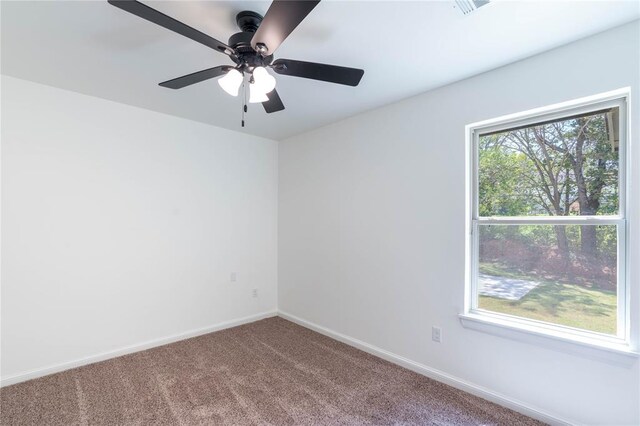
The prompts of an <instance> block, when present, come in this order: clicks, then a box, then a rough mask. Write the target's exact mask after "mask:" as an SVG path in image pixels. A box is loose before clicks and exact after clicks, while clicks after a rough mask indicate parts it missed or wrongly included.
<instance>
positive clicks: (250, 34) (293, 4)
mask: <svg viewBox="0 0 640 426" xmlns="http://www.w3.org/2000/svg"><path fill="white" fill-rule="evenodd" d="M108 2H109V3H110V4H112V5H113V6H116V7H118V8H120V9H122V10H124V11H127V12H129V13H132V14H134V15H136V16H139V17H140V18H143V19H146V20H147V21H150V22H153V23H154V24H157V25H160V26H161V27H164V28H167V29H169V30H171V31H174V32H176V33H178V34H181V35H183V36H185V37H188V38H190V39H192V40H195V41H197V42H199V43H202V44H204V45H205V46H208V47H210V48H212V49H213V50H215V51H218V52H220V53H223V54H225V55H227V56H229V58H230V59H231V60H232V61H233V62H234V63H235V64H236V65H235V66H232V65H220V66H217V67H213V68H209V69H206V70H202V71H197V72H194V73H192V74H188V75H185V76H182V77H178V78H174V79H171V80H168V81H164V82H162V83H160V86H162V87H168V88H170V89H181V88H183V87H186V86H189V85H191V84H195V83H199V82H201V81H205V80H208V79H211V78H216V77H222V78H220V79H219V80H218V83H219V84H220V86H221V87H222V88H223V89H224V90H225V91H226V92H227V93H229V94H230V95H232V96H238V92H239V89H240V87H241V86H243V83H244V81H245V75H246V76H247V78H248V81H249V102H250V103H258V102H259V103H262V105H263V106H264V109H265V111H266V112H267V113H272V112H276V111H281V110H283V109H284V104H283V103H282V100H281V99H280V96H278V92H277V91H276V89H275V85H276V80H275V78H274V77H273V76H272V75H271V74H270V73H269V72H268V71H267V68H271V69H272V70H273V71H274V72H275V73H277V74H281V75H289V76H293V77H303V78H310V79H313V80H321V81H326V82H329V83H338V84H344V85H348V86H357V85H358V83H360V79H361V78H362V75H363V74H364V71H363V70H361V69H356V68H347V67H339V66H336V65H327V64H318V63H315V62H303V61H295V60H292V59H276V60H275V61H274V60H273V54H274V52H275V51H276V49H278V47H279V46H280V44H281V43H282V42H283V41H284V40H285V39H286V38H287V37H288V36H289V34H291V32H292V31H293V30H294V29H295V28H296V27H297V26H298V25H299V24H300V22H302V20H303V19H304V18H305V17H306V16H307V15H308V14H309V13H310V12H311V11H312V10H313V9H314V8H315V7H316V6H317V5H318V3H320V0H309V1H307V0H285V1H278V0H275V1H273V3H271V6H270V7H269V10H267V13H266V15H265V16H264V17H263V16H262V15H260V14H258V13H256V12H251V11H243V12H240V13H238V15H237V16H236V23H237V24H238V27H240V29H241V30H242V31H241V32H239V33H236V34H233V35H232V36H231V37H230V38H229V42H228V44H224V43H222V42H220V41H218V40H216V39H214V38H212V37H210V36H208V35H206V34H204V33H202V32H200V31H198V30H196V29H195V28H192V27H190V26H188V25H186V24H183V23H182V22H180V21H178V20H176V19H174V18H171V17H170V16H167V15H165V14H164V13H161V12H159V11H157V10H155V9H153V8H151V7H149V6H147V5H145V4H143V3H140V2H138V1H136V0H108ZM243 87H244V86H243ZM246 110H247V107H246V104H245V105H244V106H243V112H246ZM242 124H243V126H244V120H243V123H242Z"/></svg>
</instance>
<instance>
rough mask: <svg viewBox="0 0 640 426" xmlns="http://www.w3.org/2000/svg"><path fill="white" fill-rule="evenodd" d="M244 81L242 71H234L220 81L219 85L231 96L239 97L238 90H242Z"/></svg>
mask: <svg viewBox="0 0 640 426" xmlns="http://www.w3.org/2000/svg"><path fill="white" fill-rule="evenodd" d="M243 79H244V78H243V77H242V74H241V73H240V71H238V70H236V69H232V70H231V71H229V72H228V73H227V74H226V75H225V76H224V77H222V78H220V79H218V84H219V85H220V87H222V89H223V90H224V91H225V92H227V93H228V94H230V95H231V96H238V90H240V85H241V84H242V80H243Z"/></svg>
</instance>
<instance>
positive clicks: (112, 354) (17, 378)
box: [0, 311, 278, 387]
mask: <svg viewBox="0 0 640 426" xmlns="http://www.w3.org/2000/svg"><path fill="white" fill-rule="evenodd" d="M276 315H278V313H277V311H267V312H262V313H259V314H256V315H250V316H248V317H243V318H237V319H234V320H230V321H224V322H221V323H218V324H214V325H210V326H208V327H203V328H198V329H195V330H190V331H187V332H184V333H179V334H174V335H171V336H167V337H161V338H159V339H154V340H148V341H146V342H142V343H138V344H135V345H131V346H126V347H124V348H120V349H115V350H112V351H107V352H102V353H99V354H96V355H92V356H88V357H85V358H80V359H76V360H74V361H69V362H64V363H62V364H56V365H52V366H49V367H44V368H39V369H37V370H31V371H27V372H25V373H20V374H15V375H13V376H9V377H2V379H0V387H3V386H9V385H13V384H15V383H20V382H24V381H26V380H31V379H35V378H38V377H42V376H47V375H49V374H54V373H59V372H61V371H65V370H69V369H72V368H77V367H82V366H83V365H88V364H93V363H96V362H100V361H105V360H107V359H111V358H116V357H119V356H122V355H127V354H130V353H134V352H140V351H144V350H146V349H151V348H155V347H157V346H162V345H167V344H169V343H173V342H177V341H180V340H185V339H189V338H191V337H197V336H201V335H203V334H209V333H213V332H214V331H219V330H224V329H225V328H231V327H236V326H238V325H243V324H248V323H250V322H254V321H258V320H261V319H264V318H269V317H274V316H276Z"/></svg>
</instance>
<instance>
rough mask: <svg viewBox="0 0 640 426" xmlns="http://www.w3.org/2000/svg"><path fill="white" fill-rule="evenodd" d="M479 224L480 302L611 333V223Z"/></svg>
mask: <svg viewBox="0 0 640 426" xmlns="http://www.w3.org/2000/svg"><path fill="white" fill-rule="evenodd" d="M478 228H479V229H478V230H479V238H480V240H479V247H480V257H479V265H478V269H479V271H477V272H478V274H479V275H478V286H477V288H478V307H479V308H481V309H486V310H489V311H493V312H498V313H503V314H509V315H515V316H518V317H523V318H528V319H534V320H539V321H545V322H548V323H552V324H559V325H565V326H570V327H575V328H580V329H585V330H589V331H595V332H600V333H606V334H613V335H615V334H616V331H617V297H616V287H617V250H616V247H617V226H616V225H479V227H478Z"/></svg>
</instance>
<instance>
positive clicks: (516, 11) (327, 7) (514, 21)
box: [1, 0, 640, 139]
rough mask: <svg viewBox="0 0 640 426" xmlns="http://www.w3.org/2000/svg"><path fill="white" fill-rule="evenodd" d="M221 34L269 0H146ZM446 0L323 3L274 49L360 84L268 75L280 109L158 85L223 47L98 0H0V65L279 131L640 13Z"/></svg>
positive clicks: (254, 129) (578, 4)
mask: <svg viewBox="0 0 640 426" xmlns="http://www.w3.org/2000/svg"><path fill="white" fill-rule="evenodd" d="M145 3H146V4H148V5H150V6H151V7H153V8H155V9H158V10H160V11H161V12H164V13H166V14H168V15H170V16H173V17H175V18H176V19H178V20H180V21H183V22H184V23H186V24H188V25H190V26H193V27H195V28H197V29H199V30H201V31H203V32H205V33H207V34H209V35H211V36H213V37H214V38H217V39H219V40H221V41H223V42H226V41H227V39H228V37H229V36H230V35H231V34H233V33H234V32H237V31H238V29H237V27H236V26H235V20H234V17H235V14H236V13H237V12H239V11H241V10H246V9H248V10H254V11H257V12H260V13H265V12H266V10H267V8H268V6H269V2H255V1H236V2H222V1H209V2H195V1H177V2H168V1H145ZM453 5H454V2H453V0H451V1H409V2H400V1H366V2H359V1H339V2H338V1H326V0H325V1H323V2H321V3H320V4H319V5H318V6H317V7H316V8H315V10H314V11H313V12H312V13H311V14H310V15H309V16H308V17H307V19H306V20H305V21H304V22H303V23H302V24H301V25H300V27H298V28H297V29H296V30H295V31H294V32H293V34H292V35H291V36H290V37H289V39H287V40H286V41H285V42H284V43H283V44H282V45H281V47H280V48H279V49H278V51H277V52H276V54H275V56H276V58H278V57H281V58H290V59H300V60H306V61H315V62H324V63H330V64H336V65H343V66H350V67H356V68H363V69H364V70H365V74H364V77H363V79H362V82H361V83H360V86H358V87H355V88H353V87H348V86H341V85H335V84H329V83H323V82H318V81H313V80H307V79H300V78H294V77H287V76H277V81H278V85H277V88H278V92H279V93H280V96H281V98H282V100H283V102H284V104H285V106H286V110H284V111H281V112H277V113H274V114H269V115H267V114H266V113H265V112H264V111H263V109H262V106H261V105H250V106H249V113H248V116H247V127H245V128H244V129H242V128H241V127H240V114H241V104H240V100H239V98H233V97H231V96H229V95H227V94H226V93H224V92H223V91H222V90H221V89H220V87H219V86H218V85H217V84H216V82H215V81H213V80H211V81H207V82H203V83H199V84H196V85H193V86H190V87H187V88H184V89H181V90H171V89H165V88H162V87H159V86H158V83H159V82H161V81H164V80H168V79H171V78H174V77H178V76H181V75H184V74H188V73H191V72H194V71H199V70H202V69H205V68H210V67H212V66H215V65H219V64H226V63H231V62H230V60H229V59H228V58H227V57H226V56H225V55H222V54H219V53H216V52H214V51H213V50H211V49H209V48H207V47H205V46H203V45H200V44H198V43H196V42H194V41H192V40H189V39H187V38H184V37H182V36H180V35H177V34H175V33H173V32H171V31H169V30H166V29H164V28H161V27H158V26H156V25H154V24H152V23H149V22H147V21H145V20H143V19H140V18H138V17H136V16H133V15H130V14H128V13H126V12H124V11H122V10H120V9H117V8H115V7H113V6H111V5H109V4H108V3H107V2H106V0H105V1H69V2H60V1H50V2H32V1H17V2H7V1H3V2H2V10H1V12H2V46H1V47H2V73H3V74H7V75H10V76H14V77H19V78H24V79H27V80H32V81H36V82H40V83H44V84H48V85H52V86H57V87H61V88H64V89H68V90H73V91H76V92H81V93H85V94H88V95H93V96H98V97H101V98H105V99H110V100H113V101H117V102H122V103H125V104H129V105H135V106H139V107H143V108H147V109H151V110H155V111H160V112H164V113H167V114H172V115H176V116H179V117H185V118H189V119H193V120H197V121H202V122H206V123H210V124H213V125H216V126H221V127H225V128H228V129H233V130H239V131H244V132H247V133H251V134H255V135H259V136H264V137H268V138H272V139H283V138H286V137H288V136H292V135H295V134H297V133H301V132H303V131H307V130H310V129H313V128H316V127H320V126H322V125H325V124H328V123H330V122H334V121H337V120H340V119H343V118H346V117H348V116H351V115H354V114H357V113H359V112H362V111H365V110H369V109H372V108H375V107H378V106H381V105H384V104H388V103H391V102H394V101H397V100H400V99H402V98H406V97H409V96H412V95H415V94H418V93H421V92H424V91H426V90H429V89H432V88H435V87H438V86H442V85H444V84H448V83H451V82H453V81H456V80H460V79H462V78H465V77H468V76H471V75H474V74H478V73H481V72H483V71H486V70H489V69H492V68H496V67H498V66H501V65H504V64H507V63H510V62H514V61H517V60H519V59H522V58H525V57H528V56H531V55H534V54H536V53H539V52H542V51H545V50H548V49H550V48H553V47H556V46H560V45H562V44H566V43H568V42H571V41H573V40H577V39H580V38H583V37H585V36H588V35H591V34H594V33H597V32H600V31H603V30H605V29H608V28H611V27H614V26H618V25H621V24H623V23H626V22H629V21H632V20H634V19H638V18H639V17H640V2H638V1H635V0H630V1H517V2H516V1H505V0H502V1H501V0H494V1H493V2H492V3H490V4H488V5H487V6H484V7H482V8H481V9H478V10H477V11H476V12H474V13H472V14H470V15H467V16H465V15H462V13H460V11H459V10H457V9H455V8H454V6H453Z"/></svg>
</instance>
